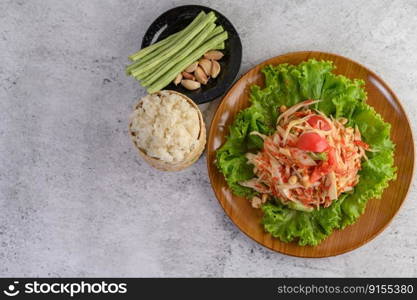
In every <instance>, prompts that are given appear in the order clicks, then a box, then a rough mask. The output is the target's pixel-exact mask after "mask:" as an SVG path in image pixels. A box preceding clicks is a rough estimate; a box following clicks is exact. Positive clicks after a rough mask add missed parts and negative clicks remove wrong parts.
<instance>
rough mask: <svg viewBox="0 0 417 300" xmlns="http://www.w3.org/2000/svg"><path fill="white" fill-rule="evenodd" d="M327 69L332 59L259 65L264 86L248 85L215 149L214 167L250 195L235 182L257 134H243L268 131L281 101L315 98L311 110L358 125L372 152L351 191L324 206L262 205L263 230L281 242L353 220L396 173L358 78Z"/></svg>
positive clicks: (305, 241)
mask: <svg viewBox="0 0 417 300" xmlns="http://www.w3.org/2000/svg"><path fill="white" fill-rule="evenodd" d="M333 70H334V65H333V63H332V62H330V61H316V60H314V59H310V60H308V61H306V62H302V63H301V64H299V65H297V66H294V65H289V64H280V65H277V66H267V67H265V68H264V69H263V70H262V72H263V74H264V75H265V87H264V88H263V89H262V88H261V87H259V86H256V85H255V86H252V87H251V93H250V101H251V106H250V107H248V108H247V109H244V110H242V111H241V112H240V113H239V114H238V115H237V117H236V120H235V121H234V122H233V124H232V125H231V126H230V132H229V136H228V138H227V141H226V142H225V144H224V145H223V146H222V147H220V148H219V149H218V150H217V153H216V158H217V166H218V168H219V170H220V172H221V173H223V175H224V177H225V179H226V181H227V184H228V185H229V187H230V188H231V190H232V192H233V193H234V194H236V195H239V196H246V197H252V196H253V195H255V194H256V192H255V191H254V190H252V189H250V188H247V187H243V186H241V185H239V182H241V181H243V180H247V179H250V178H252V177H253V176H254V174H253V166H251V165H250V164H248V162H247V159H246V158H245V153H247V152H248V151H256V150H259V149H261V148H262V139H261V138H259V137H258V136H254V135H250V134H249V133H250V132H252V131H258V132H260V133H263V134H267V135H269V134H271V133H273V132H274V127H275V126H274V125H275V122H276V119H277V117H278V111H279V107H280V106H281V105H286V106H288V107H289V106H292V105H294V104H296V103H298V102H300V101H304V100H306V99H321V100H322V101H321V102H319V103H317V104H315V105H316V108H317V109H319V110H320V111H322V112H323V113H325V114H326V115H333V116H335V117H345V118H347V119H348V120H349V122H348V126H352V127H354V126H358V128H359V130H360V132H361V134H362V138H363V140H364V141H365V142H366V143H368V144H369V145H370V146H371V148H372V149H373V150H374V151H375V152H368V153H367V155H368V158H369V159H368V160H367V161H363V162H362V169H361V170H360V172H359V175H360V180H359V183H358V184H357V185H356V187H355V189H354V191H353V192H351V193H345V194H342V195H341V196H340V197H339V199H338V200H337V201H334V202H333V203H332V205H331V206H330V207H327V208H321V209H319V210H313V211H311V212H305V211H299V210H294V209H291V208H289V207H288V206H286V205H283V204H281V202H280V201H275V202H269V203H267V204H265V205H263V206H262V210H263V213H264V217H263V220H262V223H263V225H264V227H265V230H266V231H267V232H269V233H271V235H272V236H274V237H276V238H279V239H280V240H281V241H284V242H292V241H297V242H298V243H299V244H300V245H318V244H319V243H320V242H321V241H322V240H324V239H325V238H326V237H327V236H328V235H330V234H331V233H332V232H333V230H335V229H342V228H344V227H346V226H348V225H350V224H352V223H354V222H355V221H356V220H357V219H358V218H359V217H360V215H361V214H362V213H363V212H364V210H365V207H366V203H367V201H368V200H369V199H370V198H380V197H381V195H382V193H383V191H384V189H385V188H386V187H387V186H388V182H389V181H390V180H393V179H395V178H396V168H395V167H394V144H393V142H392V141H391V139H390V124H388V123H386V122H384V121H383V119H382V118H381V116H380V115H379V114H378V113H376V112H375V110H374V109H373V108H372V107H371V106H369V105H368V104H366V92H365V90H364V87H363V86H364V82H363V81H362V80H357V79H353V80H352V79H349V78H346V77H344V76H341V75H335V74H334V73H332V71H333Z"/></svg>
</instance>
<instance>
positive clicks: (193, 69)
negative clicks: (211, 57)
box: [184, 61, 198, 73]
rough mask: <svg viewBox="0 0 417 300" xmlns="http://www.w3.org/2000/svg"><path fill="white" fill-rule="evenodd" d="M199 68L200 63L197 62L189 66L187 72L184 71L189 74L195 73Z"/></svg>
mask: <svg viewBox="0 0 417 300" xmlns="http://www.w3.org/2000/svg"><path fill="white" fill-rule="evenodd" d="M197 66H198V61H195V62H193V63H192V64H191V65H189V66H188V67H187V68H186V69H185V70H184V72H187V73H192V72H194V71H195V69H197Z"/></svg>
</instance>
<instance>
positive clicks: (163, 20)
mask: <svg viewBox="0 0 417 300" xmlns="http://www.w3.org/2000/svg"><path fill="white" fill-rule="evenodd" d="M202 10H203V11H205V12H207V13H208V12H210V11H213V12H214V13H215V14H216V16H217V20H216V24H217V25H222V26H223V28H224V30H226V31H227V33H228V36H229V37H228V39H227V40H226V41H225V49H223V50H220V51H222V52H223V53H224V56H223V58H222V59H221V60H220V61H219V63H220V66H221V71H220V74H219V76H217V78H214V79H213V78H211V79H210V80H209V81H208V83H207V85H202V86H201V88H199V89H198V90H195V91H189V90H187V89H185V88H184V87H183V86H181V84H179V85H178V86H175V85H174V84H173V83H170V84H169V85H168V86H167V87H165V88H164V89H167V90H175V91H178V92H180V93H182V94H185V95H187V96H188V97H190V98H191V99H193V101H194V102H195V103H197V104H202V103H206V102H209V101H212V100H214V99H216V98H218V97H220V96H222V95H223V94H224V93H225V92H226V91H227V90H228V89H229V88H230V86H231V85H232V84H233V81H234V80H235V78H236V75H237V74H238V72H239V69H240V64H241V62H242V43H241V41H240V38H239V35H238V33H237V32H236V29H235V28H234V27H233V25H232V23H230V21H229V20H228V19H226V17H225V16H223V15H222V14H221V13H219V12H218V11H215V10H214V9H211V8H208V7H205V6H199V5H185V6H178V7H175V8H173V9H170V10H168V11H166V12H164V13H163V14H162V15H160V16H159V17H158V18H157V19H156V20H155V21H154V22H153V23H152V24H151V26H149V28H148V30H147V31H146V33H145V36H144V37H143V40H142V48H145V47H147V46H149V45H151V44H153V43H155V42H157V41H159V40H162V39H164V38H166V37H167V36H169V35H171V34H173V33H176V32H178V31H180V30H182V29H184V28H185V27H186V26H187V25H188V24H190V23H191V21H192V20H193V19H194V18H195V17H196V16H197V14H198V13H199V12H200V11H202Z"/></svg>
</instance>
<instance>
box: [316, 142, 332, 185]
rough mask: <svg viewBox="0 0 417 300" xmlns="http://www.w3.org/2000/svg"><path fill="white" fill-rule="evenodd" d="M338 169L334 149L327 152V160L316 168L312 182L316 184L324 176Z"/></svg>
mask: <svg viewBox="0 0 417 300" xmlns="http://www.w3.org/2000/svg"><path fill="white" fill-rule="evenodd" d="M335 168H336V153H335V150H334V148H330V149H328V150H327V160H326V161H322V162H321V163H320V165H318V166H317V167H315V168H314V170H313V172H312V173H311V176H310V182H311V183H314V182H316V181H317V180H319V179H320V178H321V177H323V176H324V175H326V174H328V173H329V172H331V171H333V170H334V169H335Z"/></svg>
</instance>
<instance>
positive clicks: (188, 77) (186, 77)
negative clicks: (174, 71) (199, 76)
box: [181, 72, 195, 80]
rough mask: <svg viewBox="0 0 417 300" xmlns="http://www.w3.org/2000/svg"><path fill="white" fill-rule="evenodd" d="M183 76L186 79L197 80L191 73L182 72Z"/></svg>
mask: <svg viewBox="0 0 417 300" xmlns="http://www.w3.org/2000/svg"><path fill="white" fill-rule="evenodd" d="M181 74H182V76H183V77H184V78H185V79H190V80H195V77H194V75H193V74H191V73H187V72H182V73H181Z"/></svg>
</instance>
